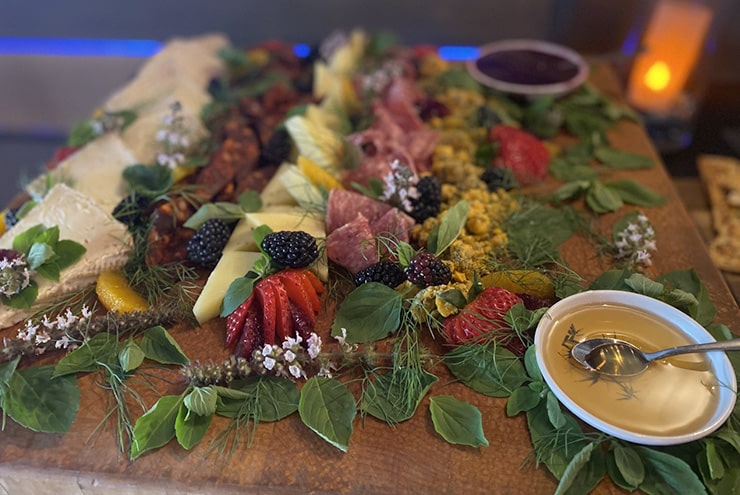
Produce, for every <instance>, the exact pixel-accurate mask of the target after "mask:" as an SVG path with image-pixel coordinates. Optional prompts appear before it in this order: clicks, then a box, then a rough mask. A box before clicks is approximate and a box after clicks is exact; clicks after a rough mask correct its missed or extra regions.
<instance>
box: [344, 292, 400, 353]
mask: <svg viewBox="0 0 740 495" xmlns="http://www.w3.org/2000/svg"><path fill="white" fill-rule="evenodd" d="M402 303H403V298H402V296H401V294H399V293H398V292H396V291H395V290H393V289H391V288H390V287H387V286H385V285H383V284H381V283H378V282H368V283H366V284H362V285H360V286H359V287H357V288H356V289H354V290H353V291H352V292H350V293H349V294H348V295H347V297H345V298H344V301H342V304H341V305H340V306H339V309H338V310H337V314H336V316H335V317H334V323H332V326H331V334H332V335H333V336H335V337H336V336H341V335H342V328H345V329H346V330H347V342H348V343H350V344H364V343H368V342H375V341H378V340H382V339H384V338H386V337H388V335H389V334H391V333H392V332H395V331H396V330H397V329H398V327H399V325H400V324H401V306H402Z"/></svg>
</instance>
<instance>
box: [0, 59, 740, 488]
mask: <svg viewBox="0 0 740 495" xmlns="http://www.w3.org/2000/svg"><path fill="white" fill-rule="evenodd" d="M593 78H594V81H595V82H596V83H597V84H598V85H599V86H600V87H601V88H603V89H604V90H605V91H606V92H607V93H609V94H611V95H613V96H617V97H618V96H619V86H618V84H617V82H616V80H615V79H614V77H613V75H612V73H611V72H610V71H609V70H608V69H605V68H597V70H595V71H594V73H593ZM610 137H611V139H612V143H613V145H614V146H616V147H618V148H621V149H624V150H628V151H633V152H638V153H642V154H647V155H650V156H651V157H653V158H654V159H655V160H656V161H658V162H659V158H658V155H657V153H656V152H655V149H654V148H653V146H652V145H651V143H650V141H649V140H648V138H647V137H646V134H645V132H644V130H643V129H642V128H641V127H640V126H639V125H638V124H635V123H628V122H623V123H621V124H620V125H619V126H618V127H617V128H616V129H615V130H614V132H612V133H611V135H610ZM616 176H624V177H630V178H633V179H635V180H637V181H639V182H640V183H642V184H644V185H645V186H648V187H650V188H652V189H654V190H655V191H657V192H659V193H660V194H663V195H665V196H666V197H667V199H668V201H667V204H666V205H665V206H663V207H660V208H648V209H645V211H646V213H647V214H648V216H649V217H650V219H651V221H652V222H653V223H654V225H655V226H656V229H657V242H658V252H657V254H656V256H655V265H654V266H653V267H652V269H651V271H650V272H649V273H648V274H649V275H657V274H660V273H664V272H667V271H671V270H677V269H682V270H683V269H687V268H694V269H695V270H696V271H697V272H698V273H699V275H700V277H701V279H702V280H703V281H704V283H705V284H706V286H707V288H708V289H709V292H710V295H711V297H712V299H713V301H714V302H715V304H716V305H717V308H718V319H717V320H718V321H720V322H722V323H725V324H726V325H728V326H729V327H730V328H740V314H739V312H738V307H737V305H736V304H735V302H734V300H733V298H732V297H731V295H730V293H729V291H728V288H727V285H726V284H725V282H724V280H723V278H722V276H721V275H720V273H719V272H718V271H717V269H716V268H715V267H714V265H713V264H712V262H711V260H710V258H709V256H708V254H707V251H706V248H705V247H704V243H703V242H702V238H701V236H700V235H699V233H698V231H697V230H696V228H695V226H694V224H693V223H692V221H691V217H690V216H689V215H688V213H687V211H686V209H685V208H684V206H683V204H682V202H681V200H680V197H679V196H678V194H677V192H676V189H675V188H674V186H673V185H672V182H671V180H670V178H669V176H668V174H667V172H666V170H665V168H664V167H663V166H657V167H655V168H654V169H651V170H647V171H638V172H624V173H621V174H616ZM555 185H556V184H555V183H554V182H553V183H550V184H547V185H546V187H553V186H555ZM622 213H624V212H620V215H621V214H622ZM616 217H617V215H607V216H605V217H604V218H603V222H604V223H603V226H604V229H605V230H604V232H608V231H609V230H608V229H609V227H610V225H611V223H612V222H613V221H614V220H615V218H616ZM564 255H565V257H566V259H567V261H568V262H569V263H570V264H571V266H572V267H573V268H575V269H576V270H577V271H578V273H580V274H581V275H582V276H583V277H585V278H586V279H593V278H594V277H595V276H597V275H598V274H600V273H602V272H603V271H604V270H605V269H606V268H608V267H606V266H604V265H602V264H601V263H600V261H599V259H598V258H597V256H596V255H595V254H594V253H593V250H592V249H591V248H590V247H589V245H588V244H587V243H586V242H585V241H583V240H582V239H579V238H573V239H571V240H569V241H568V242H567V244H566V245H565V246H564ZM172 333H173V335H174V337H175V338H176V339H177V340H178V341H179V342H180V343H181V345H182V347H183V349H184V351H185V352H186V353H187V354H188V355H189V356H190V357H191V358H193V359H200V360H208V359H212V360H218V359H220V358H223V357H226V353H224V352H223V350H222V349H223V339H224V322H223V321H222V320H218V321H214V322H211V323H208V324H206V325H204V326H203V327H201V328H190V327H189V326H187V325H185V324H181V325H179V326H176V327H175V328H174V329H172ZM432 345H433V344H432ZM439 371H440V373H439V374H440V377H439V378H440V380H439V382H438V383H437V384H436V385H435V386H434V388H433V394H434V395H453V396H455V397H457V398H459V399H462V400H466V401H469V402H470V403H472V404H474V405H476V406H477V407H478V408H479V409H480V410H481V412H482V413H483V429H484V432H485V434H486V437H487V438H488V440H489V442H490V445H489V446H488V447H483V448H480V449H472V448H468V447H460V446H453V445H450V444H448V443H446V442H445V441H444V440H443V439H442V438H440V437H439V436H438V435H437V434H436V433H435V432H434V429H433V426H432V422H431V418H430V416H429V412H428V404H429V400H428V398H427V399H425V400H424V402H423V403H422V405H421V407H420V408H419V411H418V413H417V415H416V416H415V417H414V418H413V419H411V420H409V421H407V422H405V423H402V424H399V425H397V426H396V427H389V426H387V425H385V424H384V423H381V422H379V421H376V420H374V419H372V418H367V419H364V420H363V419H362V418H360V417H358V418H356V420H355V422H354V433H353V435H352V438H351V441H350V446H349V451H348V452H347V453H342V452H340V451H338V450H337V449H335V448H334V447H332V446H330V445H329V444H328V443H326V442H325V441H323V440H322V439H320V438H319V437H318V436H317V435H315V434H314V433H313V432H311V431H310V430H308V429H307V428H306V427H305V426H303V425H302V423H301V421H300V419H299V418H298V415H297V414H294V415H292V416H291V417H289V418H287V419H286V420H284V421H280V422H278V423H264V424H261V425H260V426H259V428H258V429H257V431H256V433H255V435H254V438H253V439H252V445H251V446H250V447H249V448H247V446H246V445H242V446H240V447H239V448H238V449H237V451H236V452H235V454H234V455H233V456H232V457H231V458H230V459H228V460H227V459H224V458H220V457H218V456H216V455H208V445H209V443H210V441H211V440H213V438H214V436H215V433H216V432H217V431H219V430H220V429H222V428H223V427H224V426H225V425H226V420H225V419H224V418H215V419H214V423H213V425H212V427H211V428H210V430H209V433H208V435H207V437H206V439H205V440H204V441H203V442H202V443H201V445H199V446H197V447H196V448H195V449H193V450H192V451H185V450H183V449H182V448H180V447H179V446H178V445H176V444H175V443H174V442H172V443H170V444H169V445H167V446H165V447H164V448H162V449H160V450H158V451H155V452H153V453H150V454H145V455H143V456H142V457H141V458H140V459H138V460H136V461H134V462H131V461H129V460H127V459H126V457H125V456H124V455H123V454H121V453H119V452H118V450H117V448H116V446H115V434H114V430H113V428H112V427H111V425H108V426H107V427H104V428H102V429H100V430H99V431H97V433H93V432H94V431H95V430H96V428H97V427H98V424H99V422H100V420H101V418H102V417H103V416H104V413H105V410H106V408H107V406H108V404H107V400H108V399H107V396H106V393H105V392H104V391H103V390H102V389H100V387H98V386H97V385H96V383H95V376H94V375H87V376H84V377H82V378H81V379H80V387H81V389H82V404H81V409H80V412H79V415H78V418H77V420H76V421H75V423H74V424H73V427H72V430H71V431H70V432H69V433H68V434H65V435H49V434H41V433H34V432H31V431H28V430H25V429H23V428H20V427H19V426H18V425H16V424H15V423H13V422H12V421H8V424H7V426H6V428H5V431H3V432H2V433H0V487H4V488H5V489H6V491H7V492H8V493H12V494H23V493H29V494H45V493H54V494H55V495H66V494H103V493H105V494H129V493H132V494H133V493H136V494H155V493H156V494H160V493H161V494H169V493H178V494H195V493H226V494H230V493H254V494H268V493H286V494H293V493H295V494H299V493H300V494H305V493H313V494H325V493H326V494H328V493H331V494H335V493H339V494H388V493H394V494H412V493H413V494H416V493H468V494H475V493H496V494H500V495H514V494H522V493H525V494H547V493H552V492H553V491H554V489H555V487H556V481H555V479H554V478H553V477H552V476H551V475H549V473H548V472H547V471H546V469H544V467H540V468H536V466H535V465H534V459H533V457H532V455H531V454H532V451H531V444H530V439H529V434H528V432H527V429H526V424H525V419H524V417H523V415H520V416H518V417H516V418H508V417H506V414H505V410H504V408H505V400H504V399H494V398H488V397H484V396H482V395H479V394H477V393H475V392H473V391H471V390H469V389H467V388H466V387H464V386H462V385H460V384H456V383H454V382H453V381H452V379H451V377H450V376H449V374H447V373H446V372H443V371H442V370H441V367H440V369H439ZM168 376H169V378H170V379H172V381H173V383H171V384H169V385H168V384H164V383H159V385H160V386H161V387H160V388H161V390H162V391H165V392H166V391H167V390H169V393H179V392H180V391H181V390H182V384H183V382H182V381H181V380H180V379H179V377H178V376H177V374H176V373H174V372H172V373H169V375H168ZM138 389H139V390H143V389H142V388H141V387H139V388H138ZM145 398H146V400H147V404H148V405H151V404H152V403H153V402H154V400H156V396H155V395H153V394H149V395H147V396H145ZM137 415H138V413H137ZM594 493H598V494H615V493H621V491H620V490H618V489H617V488H616V487H614V486H613V485H612V484H611V483H609V482H608V481H606V482H604V483H602V484H601V485H600V486H599V487H598V488H597V489H596V490H595V492H594Z"/></svg>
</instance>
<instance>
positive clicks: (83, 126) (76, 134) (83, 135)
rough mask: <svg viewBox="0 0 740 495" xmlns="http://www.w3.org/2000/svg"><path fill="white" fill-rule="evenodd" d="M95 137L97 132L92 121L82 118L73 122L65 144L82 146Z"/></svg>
mask: <svg viewBox="0 0 740 495" xmlns="http://www.w3.org/2000/svg"><path fill="white" fill-rule="evenodd" d="M96 137H98V134H97V132H95V129H94V128H93V125H92V122H91V121H90V120H83V121H82V122H79V123H77V124H75V126H74V127H73V128H72V130H71V131H70V132H69V138H68V139H67V146H73V147H79V146H84V145H86V144H87V143H89V142H90V141H92V140H94V139H95V138H96Z"/></svg>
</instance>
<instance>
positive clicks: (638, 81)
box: [627, 0, 712, 114]
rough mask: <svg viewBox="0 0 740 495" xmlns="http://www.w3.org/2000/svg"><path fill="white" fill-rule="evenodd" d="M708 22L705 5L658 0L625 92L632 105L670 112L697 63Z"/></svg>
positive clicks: (652, 110) (659, 111)
mask: <svg viewBox="0 0 740 495" xmlns="http://www.w3.org/2000/svg"><path fill="white" fill-rule="evenodd" d="M711 22H712V11H711V10H710V9H709V8H708V7H706V6H704V5H701V4H697V3H694V2H689V1H680V0H661V1H660V2H658V4H657V5H656V6H655V10H654V11H653V14H652V16H651V18H650V23H649V24H648V27H647V30H646V31H645V34H644V36H643V40H642V52H641V53H640V54H639V55H638V56H637V58H636V59H635V62H634V64H633V66H632V71H631V73H630V78H629V85H628V90H627V96H628V98H629V101H630V102H631V103H632V104H633V105H634V106H635V107H637V108H639V109H640V110H644V111H647V112H652V113H657V114H666V113H669V112H670V110H671V108H672V107H673V105H674V104H675V103H676V100H677V99H678V97H679V95H680V94H681V91H682V90H683V88H684V86H685V85H686V80H687V79H688V78H689V76H690V75H691V71H692V70H693V68H694V66H695V65H696V62H697V60H698V58H699V55H700V53H701V48H702V45H703V43H704V38H705V37H706V34H707V31H708V30H709V25H710V24H711Z"/></svg>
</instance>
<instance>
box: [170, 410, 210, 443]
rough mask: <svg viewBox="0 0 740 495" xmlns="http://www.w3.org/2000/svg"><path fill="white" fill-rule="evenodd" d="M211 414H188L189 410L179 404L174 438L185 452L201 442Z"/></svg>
mask: <svg viewBox="0 0 740 495" xmlns="http://www.w3.org/2000/svg"><path fill="white" fill-rule="evenodd" d="M212 420H213V414H207V415H204V416H202V415H200V414H190V409H189V408H188V407H187V406H186V405H185V404H180V409H179V410H178V411H177V417H176V418H175V437H176V438H177V443H179V444H180V445H181V446H182V448H184V449H185V450H190V449H192V448H193V447H195V446H196V445H198V444H199V443H200V441H201V440H203V437H204V436H205V435H206V432H207V431H208V427H209V426H211V421H212Z"/></svg>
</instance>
